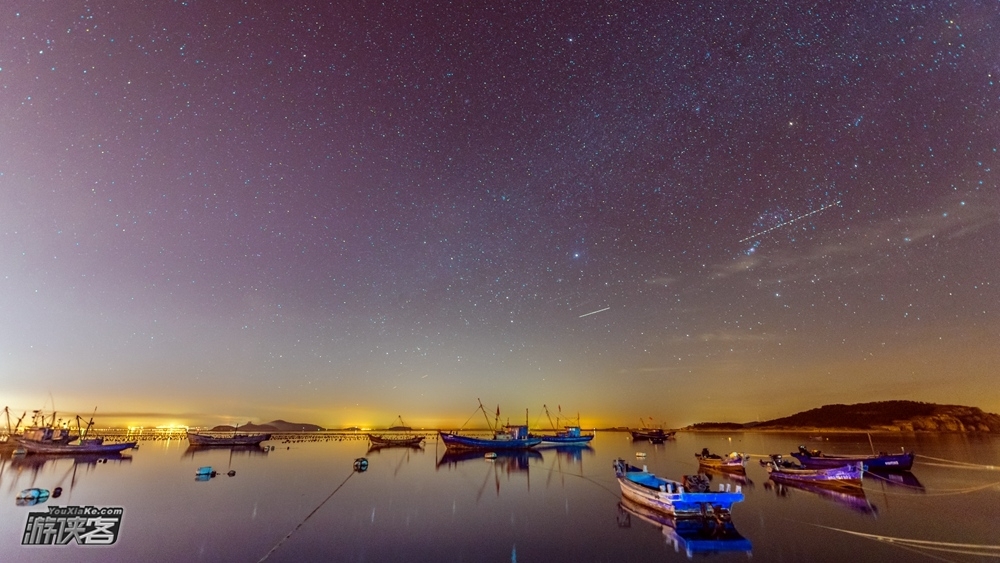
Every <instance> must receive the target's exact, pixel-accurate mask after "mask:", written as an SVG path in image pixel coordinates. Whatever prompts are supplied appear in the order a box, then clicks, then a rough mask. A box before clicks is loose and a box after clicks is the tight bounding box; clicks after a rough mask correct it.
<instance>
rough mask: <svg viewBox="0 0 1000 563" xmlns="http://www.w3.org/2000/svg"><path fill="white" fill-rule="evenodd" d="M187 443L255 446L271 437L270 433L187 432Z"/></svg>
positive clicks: (195, 444) (193, 444)
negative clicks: (217, 433) (222, 434)
mask: <svg viewBox="0 0 1000 563" xmlns="http://www.w3.org/2000/svg"><path fill="white" fill-rule="evenodd" d="M187 439H188V444H190V445H192V446H257V445H259V444H260V443H261V442H265V441H267V440H270V439H271V435H270V434H233V435H227V436H210V435H208V434H198V433H195V432H188V433H187Z"/></svg>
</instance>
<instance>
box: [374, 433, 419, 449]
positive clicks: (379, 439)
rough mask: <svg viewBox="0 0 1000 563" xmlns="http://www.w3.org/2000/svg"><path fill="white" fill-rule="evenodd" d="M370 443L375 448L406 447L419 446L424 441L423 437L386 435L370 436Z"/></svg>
mask: <svg viewBox="0 0 1000 563" xmlns="http://www.w3.org/2000/svg"><path fill="white" fill-rule="evenodd" d="M368 441H369V442H371V445H372V447H373V448H376V447H377V448H391V447H406V448H412V447H414V446H419V445H420V443H421V442H423V441H424V437H423V436H387V435H385V434H368Z"/></svg>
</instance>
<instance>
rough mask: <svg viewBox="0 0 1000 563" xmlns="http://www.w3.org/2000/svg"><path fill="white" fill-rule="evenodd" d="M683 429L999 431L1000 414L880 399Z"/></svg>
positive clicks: (955, 406)
mask: <svg viewBox="0 0 1000 563" xmlns="http://www.w3.org/2000/svg"><path fill="white" fill-rule="evenodd" d="M684 430H702V431H704V430H728V431H739V430H769V431H779V430H783V431H809V432H812V431H818V432H822V431H826V432H835V431H842V432H859V431H864V432H990V433H1000V415H996V414H992V413H987V412H983V410H982V409H980V408H978V407H965V406H960V405H938V404H934V403H921V402H917V401H881V402H876V403H858V404H854V405H839V404H838V405H826V406H823V407H819V408H816V409H812V410H808V411H804V412H800V413H798V414H793V415H791V416H786V417H783V418H776V419H774V420H767V421H763V422H747V423H739V422H701V423H698V424H692V425H691V426H688V427H686V428H684Z"/></svg>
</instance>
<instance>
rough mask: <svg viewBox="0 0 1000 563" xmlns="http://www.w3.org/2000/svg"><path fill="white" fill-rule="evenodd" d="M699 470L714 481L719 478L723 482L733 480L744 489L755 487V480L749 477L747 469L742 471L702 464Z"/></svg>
mask: <svg viewBox="0 0 1000 563" xmlns="http://www.w3.org/2000/svg"><path fill="white" fill-rule="evenodd" d="M698 472H699V473H701V474H703V475H705V476H706V477H708V480H709V481H714V480H715V479H716V478H718V479H721V480H722V481H723V482H725V481H731V482H733V483H735V484H737V485H740V486H741V487H743V488H744V489H753V481H751V480H750V478H749V477H747V473H746V469H743V470H742V471H734V470H732V469H729V470H725V469H715V468H709V467H704V466H702V467H699V468H698Z"/></svg>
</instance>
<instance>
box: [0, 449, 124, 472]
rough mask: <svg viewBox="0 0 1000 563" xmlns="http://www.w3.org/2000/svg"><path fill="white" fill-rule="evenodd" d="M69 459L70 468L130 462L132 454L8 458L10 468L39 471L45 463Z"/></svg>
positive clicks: (36, 455)
mask: <svg viewBox="0 0 1000 563" xmlns="http://www.w3.org/2000/svg"><path fill="white" fill-rule="evenodd" d="M66 460H69V461H71V462H72V464H73V465H72V466H71V467H72V468H76V467H77V466H81V465H85V466H97V465H98V464H103V463H130V462H131V461H132V456H131V455H129V454H122V453H120V452H114V453H106V454H31V455H16V456H12V457H11V459H10V467H11V469H16V470H18V471H23V470H29V471H32V472H35V473H37V472H39V471H41V469H42V468H43V467H45V466H46V465H56V464H57V463H59V462H60V461H66Z"/></svg>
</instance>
